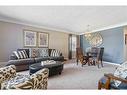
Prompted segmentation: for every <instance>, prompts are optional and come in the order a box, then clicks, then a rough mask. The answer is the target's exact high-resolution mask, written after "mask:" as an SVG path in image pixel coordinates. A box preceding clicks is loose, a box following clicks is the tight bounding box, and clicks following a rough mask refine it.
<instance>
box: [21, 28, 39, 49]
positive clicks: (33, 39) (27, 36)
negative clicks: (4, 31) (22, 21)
mask: <svg viewBox="0 0 127 95" xmlns="http://www.w3.org/2000/svg"><path fill="white" fill-rule="evenodd" d="M23 36H24V47H36V46H37V32H34V31H31V30H24V31H23Z"/></svg>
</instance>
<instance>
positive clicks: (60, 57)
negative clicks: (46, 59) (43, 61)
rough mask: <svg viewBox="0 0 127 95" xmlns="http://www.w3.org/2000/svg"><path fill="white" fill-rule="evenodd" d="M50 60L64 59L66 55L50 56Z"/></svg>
mask: <svg viewBox="0 0 127 95" xmlns="http://www.w3.org/2000/svg"><path fill="white" fill-rule="evenodd" d="M50 60H54V61H64V57H63V56H59V57H50Z"/></svg>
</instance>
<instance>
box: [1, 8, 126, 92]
mask: <svg viewBox="0 0 127 95" xmlns="http://www.w3.org/2000/svg"><path fill="white" fill-rule="evenodd" d="M87 10H89V11H87ZM126 10H127V7H126V6H0V68H1V69H0V70H1V71H2V70H3V72H4V70H6V71H7V73H3V72H2V74H1V77H2V78H3V76H4V75H3V74H8V72H11V74H9V75H7V76H8V77H7V76H5V77H4V78H3V79H2V81H3V80H6V79H5V78H7V80H6V82H5V83H4V81H3V82H1V89H47V90H54V89H57V90H66V89H67V90H72V89H74V90H77V89H78V90H81V89H82V90H87V89H90V90H97V89H108V90H109V89H126V88H127V85H126V83H127V80H126V78H127V74H126V64H127V62H126V58H127V55H126V54H127V52H126V51H127V50H126V49H127V47H126V46H127V44H126V41H127V24H126V23H125V22H126V19H127V13H126ZM112 11H113V12H112ZM96 13H98V14H96ZM93 14H96V15H93ZM105 14H110V15H108V16H107V15H105ZM120 14H123V15H122V16H121V15H120ZM70 15H71V16H70ZM114 17H115V18H114ZM76 18H78V19H77V20H76ZM100 18H101V20H100ZM93 51H95V52H93ZM93 54H94V55H93ZM122 66H123V68H122ZM119 67H120V68H119ZM8 68H9V69H8ZM47 68H48V69H47ZM116 68H118V69H116ZM121 68H122V69H121ZM8 70H10V71H8ZM120 70H122V71H120ZM118 72H122V76H119V75H120V74H121V73H119V74H118ZM38 73H39V74H38ZM40 73H42V75H41V74H40ZM109 73H110V74H109ZM111 73H112V74H111ZM20 74H22V75H23V76H19V75H20ZM11 75H14V76H16V78H14V76H13V77H12V79H9V78H10V77H11ZM27 75H29V78H28V76H27ZM37 75H41V77H42V80H43V79H44V80H43V83H42V82H40V81H39V79H37V80H38V81H37V85H36V86H35V85H34V86H33V85H30V83H31V84H32V82H33V81H31V80H32V78H33V79H34V80H36V78H37V77H36V76H37ZM95 75H96V76H95ZM17 76H18V77H17ZM26 76H27V77H26ZM24 77H25V78H24ZM22 78H23V79H22ZM30 78H31V80H30ZM17 79H20V80H17ZM9 80H10V81H9ZM24 80H26V81H27V82H26V81H24ZM112 80H119V81H122V82H118V81H114V84H115V86H116V87H115V88H112V86H111V82H112ZM104 81H105V82H104ZM20 83H21V84H20ZM123 83H124V86H123ZM19 84H20V85H19ZM33 84H34V83H33ZM2 86H3V87H2Z"/></svg>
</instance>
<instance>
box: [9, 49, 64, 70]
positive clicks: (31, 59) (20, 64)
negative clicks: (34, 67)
mask: <svg viewBox="0 0 127 95" xmlns="http://www.w3.org/2000/svg"><path fill="white" fill-rule="evenodd" d="M23 50H25V51H26V54H27V56H28V57H27V58H21V59H19V58H17V56H16V55H15V54H14V53H13V54H12V55H11V56H10V60H9V61H8V64H7V66H8V65H15V66H16V68H17V69H16V71H23V70H28V69H29V66H30V65H31V64H36V63H39V62H41V61H46V60H55V61H64V57H63V55H62V53H60V54H59V56H53V52H52V51H55V49H47V48H30V49H26V48H25V49H17V51H23ZM40 51H43V52H40ZM44 51H46V52H47V53H45V52H44Z"/></svg>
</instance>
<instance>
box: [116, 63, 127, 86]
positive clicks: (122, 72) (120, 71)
mask: <svg viewBox="0 0 127 95" xmlns="http://www.w3.org/2000/svg"><path fill="white" fill-rule="evenodd" d="M114 76H116V77H120V78H124V79H125V78H127V62H125V63H123V64H122V65H121V66H119V67H118V68H117V69H116V71H115V72H114ZM114 84H115V86H116V87H118V86H119V85H120V84H121V81H118V80H114Z"/></svg>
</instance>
